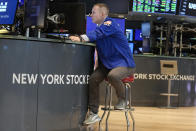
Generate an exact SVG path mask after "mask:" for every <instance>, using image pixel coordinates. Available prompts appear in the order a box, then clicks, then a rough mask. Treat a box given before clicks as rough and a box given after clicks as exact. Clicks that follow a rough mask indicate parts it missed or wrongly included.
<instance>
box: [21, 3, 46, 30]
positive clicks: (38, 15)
mask: <svg viewBox="0 0 196 131" xmlns="http://www.w3.org/2000/svg"><path fill="white" fill-rule="evenodd" d="M46 10H47V0H26V1H25V17H24V26H25V27H30V26H36V27H39V28H44V24H45V18H46Z"/></svg>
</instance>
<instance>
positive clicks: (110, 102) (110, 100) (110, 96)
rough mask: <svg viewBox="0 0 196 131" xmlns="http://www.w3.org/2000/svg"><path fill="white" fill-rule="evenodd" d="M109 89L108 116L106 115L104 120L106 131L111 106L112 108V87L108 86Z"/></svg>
mask: <svg viewBox="0 0 196 131" xmlns="http://www.w3.org/2000/svg"><path fill="white" fill-rule="evenodd" d="M109 89H110V95H109V108H108V114H107V118H106V131H108V119H109V116H110V110H111V106H112V86H111V85H110V86H109Z"/></svg>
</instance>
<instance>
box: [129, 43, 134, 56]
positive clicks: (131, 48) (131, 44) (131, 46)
mask: <svg viewBox="0 0 196 131" xmlns="http://www.w3.org/2000/svg"><path fill="white" fill-rule="evenodd" d="M129 48H130V50H131V54H133V48H134V43H129Z"/></svg>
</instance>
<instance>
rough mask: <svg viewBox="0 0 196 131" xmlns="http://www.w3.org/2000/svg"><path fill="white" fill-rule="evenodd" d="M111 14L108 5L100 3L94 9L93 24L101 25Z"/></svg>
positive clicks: (92, 14)
mask: <svg viewBox="0 0 196 131" xmlns="http://www.w3.org/2000/svg"><path fill="white" fill-rule="evenodd" d="M108 14H109V8H108V6H107V5H106V4H103V3H98V4H95V5H94V6H93V8H92V13H91V17H92V20H93V23H96V24H101V23H103V21H104V20H105V18H106V17H107V16H108Z"/></svg>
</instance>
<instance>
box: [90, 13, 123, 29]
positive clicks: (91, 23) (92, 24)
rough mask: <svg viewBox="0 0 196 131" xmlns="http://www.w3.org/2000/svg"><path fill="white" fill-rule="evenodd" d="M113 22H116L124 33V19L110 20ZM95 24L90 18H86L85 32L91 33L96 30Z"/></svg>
mask: <svg viewBox="0 0 196 131" xmlns="http://www.w3.org/2000/svg"><path fill="white" fill-rule="evenodd" d="M112 19H113V20H115V21H116V23H118V24H119V26H120V27H121V29H122V31H123V32H125V19H121V18H112ZM96 26H97V25H96V24H95V23H93V22H92V18H91V17H90V16H87V18H86V32H90V31H93V30H94V29H95V28H96Z"/></svg>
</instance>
